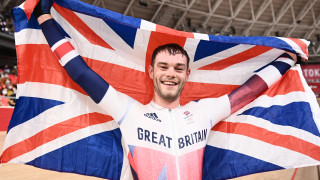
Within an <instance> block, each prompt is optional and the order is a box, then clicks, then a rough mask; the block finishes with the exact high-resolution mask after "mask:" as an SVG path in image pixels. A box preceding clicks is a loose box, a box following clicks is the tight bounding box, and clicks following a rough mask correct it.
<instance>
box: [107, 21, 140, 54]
mask: <svg viewBox="0 0 320 180" xmlns="http://www.w3.org/2000/svg"><path fill="white" fill-rule="evenodd" d="M105 22H106V23H107V24H108V25H109V26H110V27H111V28H112V29H113V30H114V31H115V32H116V33H117V34H118V35H119V36H120V37H121V38H122V39H123V40H124V41H125V42H126V43H127V44H128V45H129V46H130V47H131V48H132V49H133V47H134V41H135V39H136V34H137V28H133V27H130V26H125V25H122V24H119V23H114V22H111V21H106V20H105Z"/></svg>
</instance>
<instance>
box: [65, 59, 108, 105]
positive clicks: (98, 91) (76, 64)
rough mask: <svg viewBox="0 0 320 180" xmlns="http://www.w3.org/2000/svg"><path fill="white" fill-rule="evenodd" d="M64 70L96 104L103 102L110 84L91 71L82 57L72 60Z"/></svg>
mask: <svg viewBox="0 0 320 180" xmlns="http://www.w3.org/2000/svg"><path fill="white" fill-rule="evenodd" d="M64 68H65V69H66V71H67V72H68V74H69V76H70V77H71V78H72V79H73V80H74V81H75V82H76V83H77V84H78V85H80V86H81V87H82V89H83V90H84V91H85V92H86V93H87V94H88V95H89V96H90V97H91V98H92V99H93V101H94V102H96V103H99V102H100V101H101V100H102V98H103V97H104V95H105V94H106V92H107V90H108V88H109V84H108V83H107V82H106V81H105V80H104V79H103V78H102V77H100V76H99V75H98V74H97V73H96V72H94V71H93V70H92V69H90V68H89V66H88V65H87V64H86V62H85V61H84V60H83V59H82V57H81V56H77V57H75V58H73V59H72V60H70V61H69V62H68V63H67V64H66V65H65V66H64Z"/></svg>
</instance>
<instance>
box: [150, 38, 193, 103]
mask: <svg viewBox="0 0 320 180" xmlns="http://www.w3.org/2000/svg"><path fill="white" fill-rule="evenodd" d="M189 61H190V60H189V56H188V54H187V52H186V51H185V50H184V49H183V48H182V47H180V46H179V45H177V44H167V45H163V46H160V47H158V48H157V49H155V50H154V52H153V55H152V61H151V66H150V67H149V75H150V78H151V79H152V80H153V86H154V91H155V93H154V97H153V101H154V102H156V103H157V104H159V105H161V106H163V107H166V108H175V107H178V105H179V102H180V94H181V92H182V90H183V87H184V84H185V82H186V81H187V80H188V78H189V75H190V69H189Z"/></svg>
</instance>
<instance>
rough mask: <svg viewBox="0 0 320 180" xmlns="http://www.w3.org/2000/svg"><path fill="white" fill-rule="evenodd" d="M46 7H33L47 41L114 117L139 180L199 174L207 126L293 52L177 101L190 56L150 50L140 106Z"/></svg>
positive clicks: (259, 86) (277, 73)
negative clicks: (97, 68)
mask: <svg viewBox="0 0 320 180" xmlns="http://www.w3.org/2000/svg"><path fill="white" fill-rule="evenodd" d="M51 6H52V2H51V1H50V0H46V1H43V2H42V4H41V7H40V5H38V6H37V7H36V9H35V11H34V14H35V15H36V17H37V19H38V22H39V24H40V26H41V28H42V31H43V33H44V35H45V37H46V39H47V41H48V44H49V45H50V47H51V49H52V51H53V52H54V53H55V54H56V55H57V57H58V59H59V61H60V63H61V64H62V66H64V68H65V69H66V71H67V72H68V74H69V75H70V77H71V78H72V79H73V80H74V81H75V82H76V83H78V84H79V85H80V86H81V87H82V88H83V89H84V90H85V91H86V92H87V93H88V95H89V96H90V97H91V98H92V99H93V100H94V101H95V102H96V103H97V105H98V106H100V107H101V108H102V109H103V110H104V111H105V112H106V114H109V115H111V116H112V117H113V118H114V120H115V121H117V123H118V124H119V127H120V130H121V133H122V135H123V139H124V143H125V146H126V150H127V154H128V156H129V157H128V158H129V162H130V165H131V169H132V173H133V176H134V177H136V178H139V179H201V175H202V161H203V153H204V148H205V146H206V142H207V137H208V133H209V131H210V129H211V128H212V127H213V126H214V125H215V124H217V123H218V122H219V121H221V120H222V119H224V118H226V117H227V116H228V115H230V114H231V113H232V112H235V111H237V110H239V109H240V108H241V107H243V106H244V105H246V104H248V103H249V102H251V101H252V100H253V99H255V98H256V97H257V96H258V95H260V94H261V93H262V92H264V90H266V89H267V88H268V87H270V86H271V85H272V84H274V83H275V82H276V81H277V80H279V79H280V78H281V76H282V75H283V74H284V73H285V72H286V71H287V70H289V69H290V67H291V66H292V65H294V63H295V60H296V56H295V55H293V54H291V53H289V54H290V55H289V54H287V53H285V54H283V55H281V56H280V57H279V58H277V60H275V61H274V62H273V63H272V64H270V65H269V66H267V67H265V68H264V69H263V70H261V71H259V72H258V73H257V74H256V75H254V76H252V77H251V78H250V79H249V80H248V81H247V82H246V83H245V84H243V85H242V86H240V87H239V88H238V89H236V90H234V91H233V92H232V93H230V94H229V95H224V96H222V97H219V98H208V99H201V100H199V101H195V102H190V103H188V104H186V105H184V106H180V94H181V92H182V90H183V87H184V84H185V82H186V81H187V80H188V78H189V75H190V73H191V72H190V69H189V61H190V60H189V57H188V54H187V52H186V51H185V50H184V49H183V48H182V47H180V46H179V45H177V44H166V45H163V46H160V47H158V48H157V49H156V50H155V51H154V52H153V56H152V63H151V66H150V67H149V76H150V78H151V79H152V80H153V85H154V96H153V99H152V101H151V102H150V103H149V104H148V105H142V104H140V103H139V102H138V101H136V100H134V99H132V98H131V97H129V96H127V95H125V94H122V93H120V92H118V91H116V90H115V89H114V88H113V87H111V86H110V85H109V84H108V83H107V82H106V81H104V80H103V79H102V78H101V77H100V76H99V75H98V74H96V73H95V72H94V71H92V70H91V69H90V68H89V67H88V65H87V64H86V63H85V62H84V60H83V59H82V58H81V56H80V55H78V54H77V53H76V51H75V50H74V48H73V47H72V45H71V44H70V43H69V42H68V40H66V39H65V38H64V36H63V35H62V33H61V32H60V30H59V28H58V27H57V25H56V24H55V21H54V20H53V19H52V17H51V15H50V8H51ZM266 71H268V72H270V71H271V72H272V73H268V75H269V74H271V75H272V77H270V76H266V73H265V72H266ZM110 146H111V145H110Z"/></svg>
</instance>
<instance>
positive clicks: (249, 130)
mask: <svg viewBox="0 0 320 180" xmlns="http://www.w3.org/2000/svg"><path fill="white" fill-rule="evenodd" d="M212 130H213V131H219V132H224V133H230V134H239V135H244V136H247V137H250V138H254V139H257V140H261V141H263V142H266V143H269V144H273V145H276V146H280V147H284V148H287V149H290V150H292V151H296V152H299V153H301V154H304V155H307V156H310V157H311V158H313V159H316V160H318V161H319V160H320V153H314V152H320V147H319V146H317V145H315V144H313V143H310V142H308V141H305V140H302V139H300V138H297V137H294V136H291V135H282V134H278V133H276V132H272V131H268V130H266V129H264V128H261V127H257V126H254V125H251V124H246V123H234V122H226V121H221V122H219V123H218V124H217V125H216V126H214V127H213V128H212ZM284 139H285V141H284ZM288 142H293V143H288Z"/></svg>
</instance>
